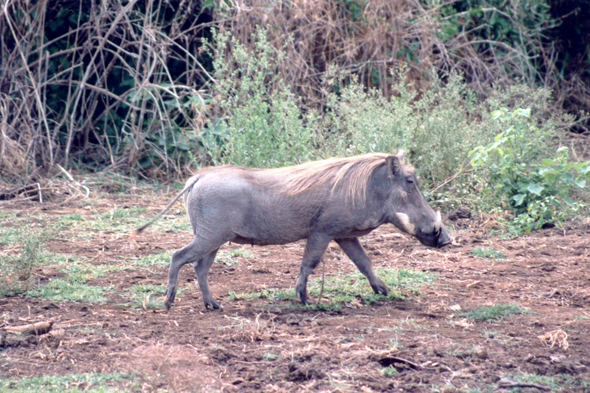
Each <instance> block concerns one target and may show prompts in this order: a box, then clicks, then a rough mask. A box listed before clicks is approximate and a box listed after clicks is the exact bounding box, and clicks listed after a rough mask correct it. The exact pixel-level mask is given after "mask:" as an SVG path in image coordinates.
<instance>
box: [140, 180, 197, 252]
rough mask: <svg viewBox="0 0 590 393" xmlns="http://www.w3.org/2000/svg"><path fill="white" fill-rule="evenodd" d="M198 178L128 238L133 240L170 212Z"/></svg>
mask: <svg viewBox="0 0 590 393" xmlns="http://www.w3.org/2000/svg"><path fill="white" fill-rule="evenodd" d="M199 178H200V176H195V179H194V180H193V181H192V182H190V183H189V184H188V185H187V186H186V187H184V189H183V190H182V191H180V192H179V193H178V195H176V196H175V197H174V199H172V201H170V203H169V204H168V206H166V207H165V208H164V210H162V211H161V212H160V213H159V214H158V215H157V216H156V217H154V218H152V219H151V220H150V221H149V222H148V223H147V224H144V225H142V226H140V227H139V228H137V229H136V230H135V231H133V233H132V234H131V235H130V236H129V238H130V239H131V240H133V239H135V237H136V236H137V235H139V234H140V233H141V232H143V231H144V229H146V228H147V227H149V226H150V225H152V224H153V223H154V222H156V220H158V218H160V217H162V216H163V215H164V213H166V212H167V211H168V210H170V208H171V207H172V205H174V204H175V203H176V201H177V200H179V199H180V197H181V196H182V195H183V194H184V193H186V192H187V191H189V190H190V189H191V188H193V186H194V185H195V184H196V183H197V182H198V181H199Z"/></svg>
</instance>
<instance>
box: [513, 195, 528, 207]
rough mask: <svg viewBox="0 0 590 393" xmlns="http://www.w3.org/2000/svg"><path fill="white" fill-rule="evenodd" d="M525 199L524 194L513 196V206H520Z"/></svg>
mask: <svg viewBox="0 0 590 393" xmlns="http://www.w3.org/2000/svg"><path fill="white" fill-rule="evenodd" d="M525 197H526V195H524V194H516V195H515V196H513V197H512V199H513V200H514V202H516V205H515V206H520V205H522V203H523V202H524V198H525Z"/></svg>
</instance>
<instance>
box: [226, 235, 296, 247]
mask: <svg viewBox="0 0 590 393" xmlns="http://www.w3.org/2000/svg"><path fill="white" fill-rule="evenodd" d="M297 240H300V239H254V238H249V237H243V236H236V237H234V238H233V239H232V240H230V242H232V243H236V244H250V245H252V246H272V245H277V244H287V243H293V242H296V241H297Z"/></svg>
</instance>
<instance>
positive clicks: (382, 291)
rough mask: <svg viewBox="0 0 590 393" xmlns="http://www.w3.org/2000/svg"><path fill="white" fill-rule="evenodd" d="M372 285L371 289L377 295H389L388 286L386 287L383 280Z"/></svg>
mask: <svg viewBox="0 0 590 393" xmlns="http://www.w3.org/2000/svg"><path fill="white" fill-rule="evenodd" d="M372 287H373V291H374V292H375V293H376V294H377V295H384V296H387V295H389V288H387V286H386V285H385V284H384V283H383V282H381V283H379V284H377V285H372Z"/></svg>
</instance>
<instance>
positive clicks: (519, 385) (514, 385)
mask: <svg viewBox="0 0 590 393" xmlns="http://www.w3.org/2000/svg"><path fill="white" fill-rule="evenodd" d="M498 387H499V388H505V389H510V388H535V389H539V390H544V391H550V390H551V389H549V388H548V387H547V386H543V385H537V384H536V383H525V382H512V381H510V380H505V379H504V380H501V381H500V382H499V383H498Z"/></svg>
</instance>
